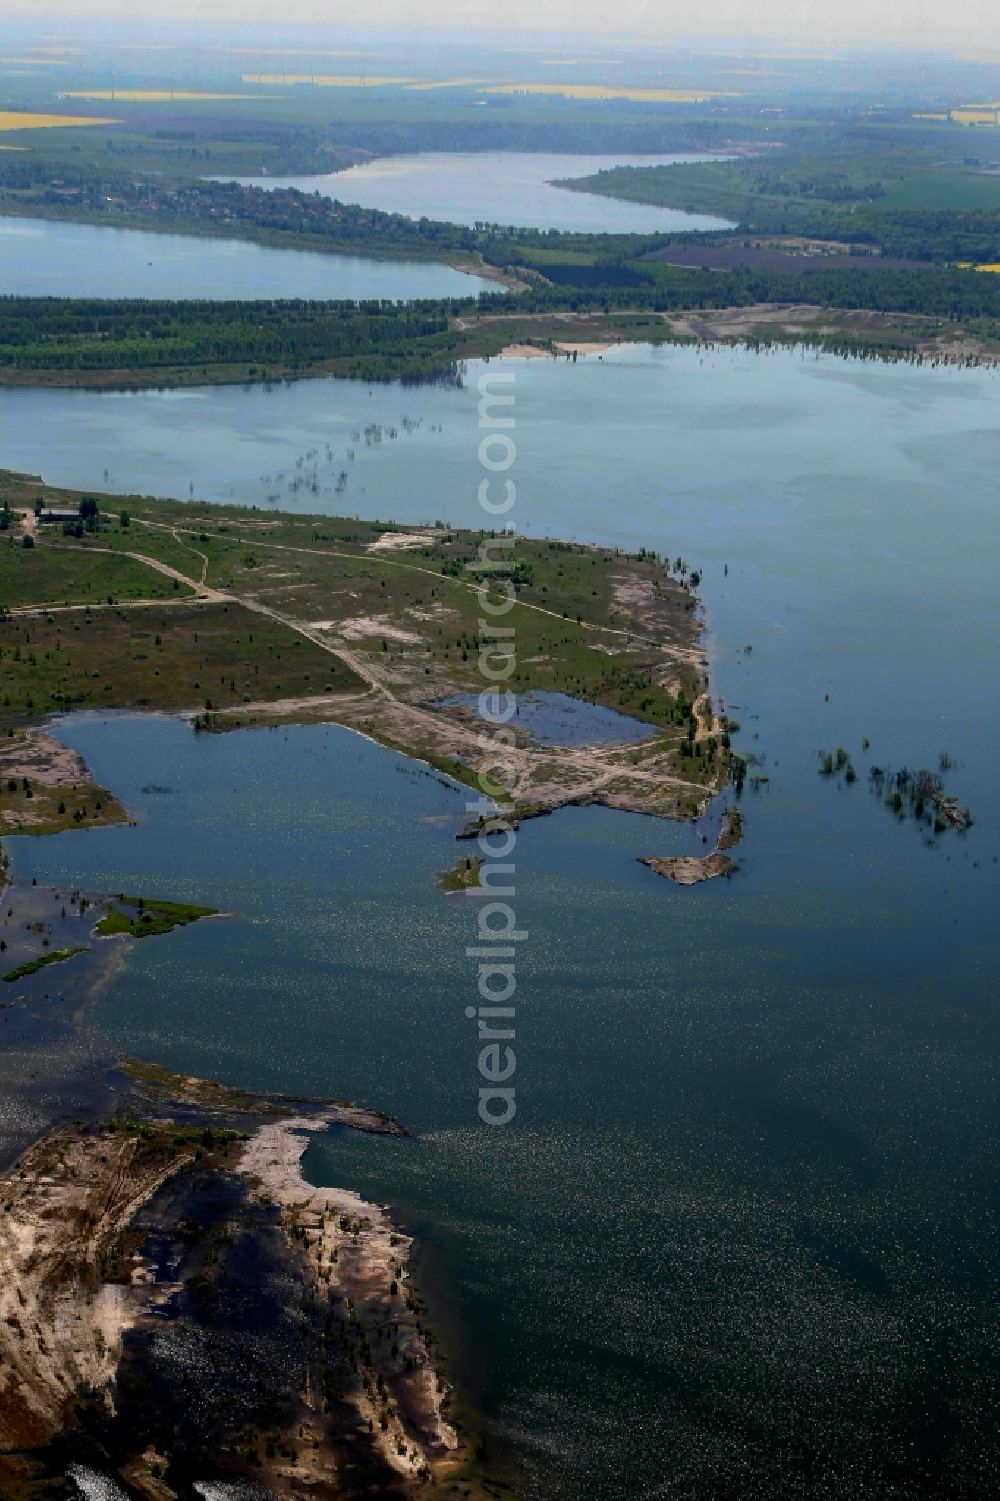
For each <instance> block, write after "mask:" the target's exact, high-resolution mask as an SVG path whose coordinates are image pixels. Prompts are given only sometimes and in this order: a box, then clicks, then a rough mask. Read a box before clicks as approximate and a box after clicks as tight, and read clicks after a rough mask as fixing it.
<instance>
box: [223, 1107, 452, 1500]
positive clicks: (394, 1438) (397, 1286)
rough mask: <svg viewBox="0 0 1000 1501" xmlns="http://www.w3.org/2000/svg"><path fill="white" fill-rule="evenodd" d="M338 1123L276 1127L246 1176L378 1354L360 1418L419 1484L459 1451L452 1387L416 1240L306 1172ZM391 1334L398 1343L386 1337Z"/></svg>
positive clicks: (261, 1137) (248, 1152) (360, 1402)
mask: <svg viewBox="0 0 1000 1501" xmlns="http://www.w3.org/2000/svg"><path fill="white" fill-rule="evenodd" d="M362 1115H363V1113H362ZM331 1119H333V1120H336V1121H343V1120H344V1119H345V1117H344V1114H343V1112H342V1111H341V1110H340V1109H335V1110H334V1111H332V1112H325V1113H324V1114H322V1115H320V1116H295V1117H293V1118H292V1119H290V1120H282V1121H274V1122H269V1123H268V1124H266V1125H264V1126H262V1127H261V1128H260V1129H259V1130H258V1131H257V1132H256V1134H255V1135H254V1136H253V1138H252V1139H251V1140H250V1142H249V1143H248V1144H247V1146H246V1149H245V1150H244V1152H243V1155H242V1157H241V1159H240V1162H239V1171H240V1172H241V1173H242V1174H243V1175H244V1177H246V1178H247V1179H248V1181H250V1182H251V1183H253V1184H255V1185H256V1188H257V1192H258V1194H259V1195H260V1196H261V1197H262V1198H264V1199H266V1200H270V1201H271V1202H272V1203H275V1204H277V1205H279V1206H280V1208H281V1212H282V1218H283V1221H284V1222H285V1223H287V1224H288V1226H289V1227H290V1229H291V1231H292V1234H293V1235H294V1236H295V1238H296V1239H298V1240H300V1241H301V1243H302V1245H303V1246H304V1248H305V1251H306V1255H307V1257H308V1260H309V1266H310V1270H311V1273H312V1277H313V1281H314V1285H315V1287H316V1290H317V1292H318V1294H319V1295H320V1296H321V1297H323V1298H326V1299H328V1300H329V1301H330V1303H331V1307H332V1308H333V1309H335V1310H336V1312H337V1314H338V1316H339V1317H340V1318H341V1319H343V1320H345V1321H346V1322H347V1323H348V1324H349V1325H350V1326H351V1327H352V1329H353V1331H354V1332H355V1334H356V1335H357V1336H360V1338H361V1340H362V1343H363V1345H364V1347H366V1348H368V1349H370V1351H371V1355H370V1359H371V1362H372V1364H371V1374H370V1378H369V1376H368V1375H365V1376H364V1379H363V1380H362V1382H361V1384H360V1385H359V1386H358V1388H357V1390H356V1392H355V1394H354V1400H355V1403H356V1406H357V1412H358V1419H359V1422H360V1423H361V1424H363V1425H365V1426H370V1428H371V1432H372V1434H373V1436H374V1440H375V1442H376V1443H377V1444H378V1446H379V1448H380V1450H381V1453H382V1456H383V1458H384V1460H385V1462H386V1463H387V1464H388V1465H390V1466H391V1467H392V1469H393V1470H395V1471H396V1472H397V1473H398V1474H400V1475H402V1476H404V1477H406V1478H407V1479H411V1480H416V1479H418V1478H420V1477H421V1476H425V1475H427V1474H428V1473H429V1472H431V1471H432V1470H433V1468H434V1467H435V1466H436V1465H437V1464H439V1463H440V1462H441V1461H442V1460H448V1459H450V1458H452V1457H454V1456H455V1455H456V1453H457V1452H458V1449H459V1440H458V1435H457V1434H456V1432H455V1430H454V1428H453V1427H452V1425H451V1424H450V1423H449V1422H448V1421H447V1419H446V1417H445V1416H444V1407H445V1403H446V1399H447V1388H446V1387H445V1386H444V1383H443V1382H442V1381H441V1380H440V1378H439V1376H438V1373H437V1372H436V1370H435V1367H434V1363H433V1360H432V1357H431V1353H430V1350H429V1347H428V1342H427V1335H426V1332H425V1331H422V1330H421V1329H418V1323H419V1320H418V1318H417V1316H416V1308H415V1304H414V1301H413V1299H412V1298H411V1296H410V1294H409V1290H408V1286H407V1282H408V1276H409V1271H408V1268H409V1259H410V1249H411V1246H412V1240H411V1238H410V1237H409V1236H406V1235H403V1234H401V1233H400V1232H399V1231H398V1230H397V1229H396V1228H395V1227H394V1226H393V1224H392V1222H391V1220H390V1219H389V1216H388V1214H387V1213H386V1211H385V1210H384V1209H382V1208H380V1207H379V1206H378V1205H375V1204H369V1203H367V1202H366V1201H365V1200H364V1199H362V1198H361V1197H360V1195H359V1194H357V1193H354V1192H353V1191H352V1190H351V1189H346V1188H314V1187H313V1186H312V1185H310V1184H308V1183H307V1182H306V1181H305V1179H304V1178H303V1176H302V1167H301V1163H302V1156H303V1154H304V1152H305V1150H306V1147H307V1146H308V1141H309V1137H308V1133H310V1132H313V1131H321V1130H323V1129H324V1128H325V1127H326V1125H327V1124H328V1123H329V1122H330V1120H331ZM352 1124H356V1122H352ZM362 1129H364V1126H362ZM387 1329H391V1331H392V1341H391V1342H390V1341H389V1340H387V1339H385V1338H384V1337H383V1336H384V1334H385V1332H386V1330H387ZM387 1346H388V1348H387Z"/></svg>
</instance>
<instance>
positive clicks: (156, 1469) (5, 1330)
mask: <svg viewBox="0 0 1000 1501" xmlns="http://www.w3.org/2000/svg"><path fill="white" fill-rule="evenodd" d="M171 1094H172V1095H173V1096H174V1098H173V1099H172V1100H171V1101H170V1102H169V1103H170V1104H172V1105H173V1107H174V1110H173V1114H172V1115H171V1117H170V1118H169V1119H168V1118H165V1117H164V1116H163V1115H162V1114H154V1113H153V1112H152V1111H150V1107H151V1106H153V1105H159V1107H160V1108H162V1107H163V1106H164V1105H165V1104H166V1103H168V1102H167V1100H166V1098H165V1096H166V1095H171ZM135 1102H136V1103H137V1104H139V1105H140V1106H142V1105H143V1104H144V1105H145V1107H146V1109H147V1111H149V1112H150V1114H149V1116H148V1118H147V1119H146V1120H144V1121H142V1120H129V1121H124V1122H123V1121H117V1122H112V1123H104V1124H99V1125H94V1126H87V1125H76V1126H73V1127H70V1128H66V1129H60V1130H56V1131H54V1132H52V1133H50V1134H49V1135H48V1136H46V1137H45V1138H44V1139H43V1140H41V1141H40V1142H38V1143H37V1144H36V1145H35V1146H34V1147H33V1148H31V1149H30V1150H29V1151H28V1152H27V1153H26V1154H25V1155H24V1156H23V1157H22V1158H21V1160H20V1162H19V1163H18V1164H17V1166H16V1167H15V1168H14V1170H13V1171H12V1172H11V1173H10V1174H9V1175H8V1176H7V1177H6V1178H4V1179H2V1180H0V1370H2V1372H3V1375H2V1377H0V1491H2V1494H3V1495H4V1496H5V1497H8V1496H9V1497H11V1498H14V1497H19V1496H23V1497H26V1498H27V1497H48V1496H60V1495H75V1494H76V1485H75V1482H74V1481H72V1480H71V1479H67V1478H66V1477H67V1475H68V1473H69V1472H71V1471H73V1469H74V1467H76V1466H81V1465H82V1466H83V1467H84V1468H85V1469H86V1470H91V1471H93V1472H96V1473H97V1474H99V1475H103V1476H106V1477H109V1478H111V1479H112V1480H113V1482H114V1484H115V1485H117V1486H118V1487H119V1488H120V1489H121V1490H123V1491H124V1493H125V1494H126V1495H129V1496H145V1497H148V1498H150V1501H170V1498H175V1497H176V1498H187V1497H190V1496H193V1495H195V1494H198V1492H196V1491H195V1489H194V1487H195V1485H196V1484H199V1483H208V1484H211V1483H213V1482H214V1483H226V1482H234V1481H240V1482H244V1481H250V1482H252V1483H253V1484H254V1486H256V1487H257V1488H259V1490H260V1493H261V1494H262V1495H264V1496H268V1495H270V1496H273V1497H277V1498H284V1497H299V1496H305V1495H308V1496H310V1497H313V1498H339V1497H348V1496H369V1495H372V1496H385V1497H399V1498H405V1497H410V1496H414V1495H419V1494H421V1493H423V1492H424V1491H425V1490H428V1489H430V1488H431V1487H432V1486H433V1485H434V1484H435V1483H437V1482H441V1481H442V1480H445V1479H446V1477H447V1476H449V1475H450V1474H452V1473H457V1472H458V1471H459V1470H460V1469H461V1468H462V1466H463V1464H464V1462H465V1460H466V1458H467V1454H466V1451H465V1449H464V1447H463V1445H462V1444H461V1442H460V1440H459V1437H458V1435H457V1433H456V1431H455V1429H454V1427H453V1426H452V1424H451V1422H450V1421H449V1418H448V1414H447V1396H448V1392H447V1387H446V1385H445V1383H444V1381H443V1378H442V1376H441V1374H440V1371H439V1369H438V1368H437V1365H436V1362H435V1359H434V1356H433V1336H432V1335H431V1332H430V1330H429V1329H428V1328H427V1327H426V1325H425V1324H424V1322H423V1320H422V1318H421V1305H420V1302H419V1299H418V1298H417V1297H416V1296H415V1294H414V1293H413V1292H412V1290H411V1287H410V1283H409V1273H410V1253H411V1241H410V1239H409V1238H408V1237H407V1236H405V1235H403V1234H402V1232H401V1231H400V1230H399V1229H398V1228H397V1227H395V1226H394V1225H393V1224H392V1222H391V1220H390V1218H389V1216H388V1214H387V1212H386V1211H385V1210H383V1209H382V1208H380V1207H379V1206H377V1205H372V1204H368V1203H366V1202H365V1201H364V1200H362V1199H360V1198H359V1197H358V1196H357V1195H356V1194H353V1193H351V1192H349V1191H346V1190H340V1189H332V1188H325V1189H314V1188H312V1187H310V1185H308V1184H307V1183H305V1182H304V1180H303V1178H302V1176H301V1172H300V1158H301V1155H302V1152H303V1151H304V1147H305V1144H306V1141H307V1137H306V1136H305V1135H304V1132H306V1131H310V1130H317V1129H322V1128H324V1127H326V1126H327V1125H330V1124H338V1125H341V1126H344V1127H346V1128H354V1129H362V1130H378V1131H398V1129H399V1128H398V1127H396V1126H395V1124H394V1123H393V1122H391V1121H388V1120H386V1119H385V1118H384V1117H381V1116H378V1115H376V1114H374V1113H372V1112H368V1111H362V1110H356V1109H353V1108H352V1107H338V1106H325V1107H302V1106H299V1107H298V1108H297V1109H296V1110H295V1111H294V1112H293V1110H292V1108H291V1106H290V1105H288V1106H286V1105H284V1104H283V1103H282V1102H280V1101H275V1100H271V1101H258V1102H255V1101H252V1100H251V1099H250V1098H249V1097H247V1096H244V1095H237V1094H236V1093H235V1092H233V1091H227V1090H223V1089H220V1088H219V1087H217V1086H214V1085H208V1084H205V1083H204V1082H203V1081H200V1080H182V1081H178V1084H177V1087H176V1088H173V1089H171V1088H167V1087H166V1086H165V1083H164V1076H158V1077H157V1079H156V1081H155V1087H153V1088H150V1087H148V1083H147V1085H146V1086H144V1085H143V1084H142V1083H141V1082H140V1085H139V1088H138V1090H137V1094H136V1101H135ZM304 1111H305V1112H306V1113H304ZM178 1117H179V1118H178Z"/></svg>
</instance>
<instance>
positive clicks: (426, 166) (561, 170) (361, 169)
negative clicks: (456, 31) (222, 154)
mask: <svg viewBox="0 0 1000 1501" xmlns="http://www.w3.org/2000/svg"><path fill="white" fill-rule="evenodd" d="M714 159H715V158H711V157H708V158H706V157H704V156H691V155H687V156H677V155H672V156H671V155H663V156H650V155H645V156H630V155H628V154H627V153H619V154H612V155H608V154H604V155H598V156H594V155H582V154H576V153H573V154H567V153H562V152H543V151H482V152H476V151H469V152H463V151H424V152H421V153H420V154H419V155H417V156H383V157H379V158H377V160H375V161H372V162H364V163H363V164H362V165H361V166H358V167H350V168H348V170H347V171H346V172H330V173H327V174H324V175H322V176H313V177H246V178H241V179H239V180H240V181H241V182H248V183H252V184H253V185H254V186H255V187H262V188H301V190H302V191H303V192H304V193H314V192H318V193H322V194H323V195H324V196H325V197H327V198H337V199H339V200H340V202H341V203H359V204H361V206H362V207H363V208H377V209H382V210H383V211H384V212H386V213H390V214H406V215H408V216H409V217H410V218H412V219H420V218H426V219H439V220H444V221H445V222H446V223H451V224H468V225H474V224H476V223H486V224H516V225H518V226H520V227H521V228H525V229H561V230H575V231H578V232H580V233H585V234H668V233H672V232H674V231H675V230H684V229H688V230H699V229H700V230H705V229H728V228H730V227H731V226H730V225H729V223H728V221H727V220H725V219H717V218H713V217H712V216H711V215H709V214H688V213H684V212H682V211H681V210H680V209H669V208H656V207H655V206H653V205H651V204H648V203H628V202H625V201H624V200H623V199H620V198H619V199H615V198H604V197H601V196H600V195H599V194H597V193H574V192H571V191H569V189H567V188H556V187H553V186H552V184H553V182H554V181H558V180H560V179H568V178H573V177H589V176H590V175H591V174H592V173H594V172H599V171H601V170H602V168H606V167H630V166H637V167H657V166H666V165H669V164H670V163H672V162H697V161H706V160H714Z"/></svg>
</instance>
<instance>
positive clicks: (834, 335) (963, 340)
mask: <svg viewBox="0 0 1000 1501" xmlns="http://www.w3.org/2000/svg"><path fill="white" fill-rule="evenodd" d="M464 269H468V268H464ZM477 274H478V273H477ZM632 319H637V320H640V323H639V324H631V323H630V320H632ZM536 327H537V328H538V329H539V330H540V331H539V334H538V342H537V343H534V342H528V340H529V339H530V337H531V331H532V329H533V328H536ZM577 327H579V328H581V329H582V331H583V333H584V337H582V338H580V339H573V338H572V337H571V336H570V335H571V333H572V332H573V330H574V328H577ZM604 327H606V330H607V331H606V333H604V332H602V328H604ZM450 333H451V335H452V338H451V340H450V341H449V343H448V347H447V352H445V350H444V349H442V352H441V354H440V356H439V355H437V354H436V353H431V352H427V353H423V352H422V353H421V355H420V358H421V359H422V360H423V361H424V363H423V364H422V366H421V368H420V370H419V371H412V370H409V371H408V370H407V369H405V368H404V362H405V359H406V358H407V356H408V351H407V350H406V348H405V347H404V348H401V349H400V350H399V351H398V355H399V358H398V360H397V362H396V364H397V367H398V368H396V369H393V368H388V367H387V368H380V369H378V370H373V369H372V367H371V360H372V359H373V358H375V357H376V356H375V355H374V354H373V355H365V354H361V355H352V354H341V355H335V356H332V357H330V358H328V359H321V360H311V361H299V360H296V361H289V362H285V363H282V362H281V361H274V360H271V361H268V359H267V357H266V356H258V357H257V358H255V359H254V360H252V361H251V360H249V359H248V360H246V361H245V362H240V363H238V364H237V363H228V364H226V363H218V364H211V363H206V362H204V361H201V360H198V361H193V362H191V363H189V364H183V365H155V366H135V367H125V366H113V365H108V366H99V367H95V368H91V369H86V368H79V367H77V366H74V365H65V366H58V365H52V366H44V367H41V366H23V367H22V366H16V365H10V364H7V365H0V389H10V390H46V389H54V390H85V391H114V392H129V391H161V390H162V391H170V390H176V389H179V388H182V389H197V388H200V387H206V388H208V387H212V386H220V385H221V386H232V385H241V386H258V385H259V386H268V385H276V384H288V383H290V382H293V381H307V380H347V381H366V382H367V383H368V384H369V385H396V384H400V383H406V382H407V381H414V382H416V383H420V382H422V381H427V382H433V381H434V380H436V379H439V378H440V377H441V376H443V375H446V374H447V373H448V372H451V371H455V370H456V369H459V370H460V369H461V368H462V367H463V366H465V365H466V364H468V363H469V362H473V361H483V362H488V361H489V360H491V359H497V358H500V357H508V358H509V357H512V356H517V357H524V358H536V359H537V358H562V359H565V360H567V361H568V362H569V361H572V358H573V354H574V351H575V352H576V353H579V354H582V355H588V354H592V353H594V354H598V355H600V354H601V353H604V352H607V351H608V350H609V349H613V348H615V347H619V346H625V345H634V346H635V347H636V348H642V347H644V346H645V347H648V348H654V349H655V348H658V347H660V346H665V345H670V346H679V347H682V346H696V347H706V348H709V347H714V348H734V349H743V350H748V351H750V352H751V353H764V352H767V351H768V350H770V349H776V348H777V349H797V348H805V349H811V350H815V351H816V352H817V353H819V354H823V355H826V356H828V357H830V358H832V359H843V360H852V359H857V360H865V361H875V362H877V363H879V364H887V365H892V364H912V365H917V366H923V365H930V366H932V367H936V368H939V367H945V368H951V369H996V368H998V367H1000V342H998V341H997V340H994V339H988V338H985V337H983V336H981V335H979V334H977V333H973V332H969V331H968V330H966V329H965V328H964V327H963V325H962V324H949V323H948V322H947V321H946V320H945V319H942V318H938V317H935V316H933V315H930V314H920V313H912V314H910V313H883V312H877V311H871V310H869V309H865V308H842V309H840V308H834V309H831V308H826V307H824V306H822V305H821V304H819V303H762V304H754V305H746V306H744V305H736V306H731V307H721V308H716V309H696V310H695V309H683V308H679V309H676V310H672V311H670V312H651V311H650V310H649V309H632V310H629V309H618V310H616V312H614V313H611V314H608V315H606V317H605V316H603V315H601V314H596V313H593V312H586V313H573V312H569V311H566V310H555V311H552V312H546V313H517V312H512V313H495V314H490V313H485V314H483V315H481V316H475V315H471V314H466V315H457V316H454V317H453V318H452V319H451V326H450ZM587 334H589V335H590V337H587V336H586V335H587ZM456 335H457V338H456V337H455V336H456ZM378 358H382V356H381V355H380V354H379V355H378Z"/></svg>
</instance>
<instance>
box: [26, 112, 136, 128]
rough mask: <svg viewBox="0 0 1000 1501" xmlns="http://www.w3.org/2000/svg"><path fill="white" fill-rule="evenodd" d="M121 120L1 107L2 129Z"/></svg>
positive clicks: (110, 123) (103, 123)
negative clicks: (36, 112) (33, 113)
mask: <svg viewBox="0 0 1000 1501" xmlns="http://www.w3.org/2000/svg"><path fill="white" fill-rule="evenodd" d="M120 124H121V121H120V120H100V119H98V118H97V116H96V115H31V114H28V113H27V112H25V113H23V114H22V113H21V111H20V110H16V109H0V130H44V129H46V128H47V127H51V126H53V125H120Z"/></svg>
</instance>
